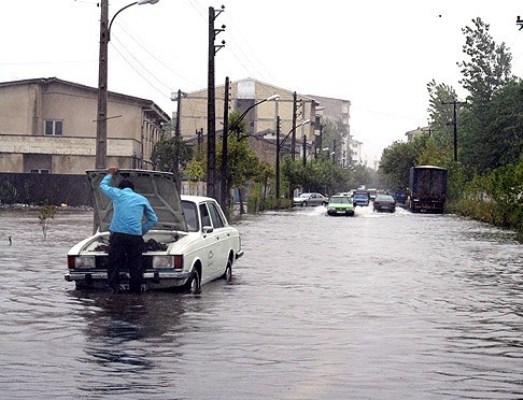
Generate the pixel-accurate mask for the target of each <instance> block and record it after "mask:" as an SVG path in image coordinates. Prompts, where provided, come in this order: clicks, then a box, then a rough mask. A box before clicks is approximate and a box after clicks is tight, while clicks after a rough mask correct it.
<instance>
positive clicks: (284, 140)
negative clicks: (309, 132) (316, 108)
mask: <svg viewBox="0 0 523 400" xmlns="http://www.w3.org/2000/svg"><path fill="white" fill-rule="evenodd" d="M309 122H311V121H310V120H308V119H306V120H305V121H303V122H302V123H300V124H298V125H296V127H295V128H292V129H291V130H290V131H289V133H287V134H286V135H285V137H284V138H283V140H282V141H281V142H280V144H279V147H282V146H283V145H284V144H285V142H286V141H287V139H288V138H289V136H290V134H291V133H292V132H294V131H295V130H296V129H298V128H299V127H300V126H303V125H307V124H308V123H309Z"/></svg>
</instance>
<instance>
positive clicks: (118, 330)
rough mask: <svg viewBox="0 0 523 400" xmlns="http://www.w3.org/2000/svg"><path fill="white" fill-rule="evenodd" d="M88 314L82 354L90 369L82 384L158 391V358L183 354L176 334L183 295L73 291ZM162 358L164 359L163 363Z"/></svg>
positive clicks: (99, 389)
mask: <svg viewBox="0 0 523 400" xmlns="http://www.w3.org/2000/svg"><path fill="white" fill-rule="evenodd" d="M70 296H71V298H72V300H73V301H74V302H76V304H77V311H78V313H79V315H81V316H82V317H83V318H84V319H85V327H84V329H83V333H84V337H85V344H84V355H83V356H82V357H80V358H79V359H78V361H79V362H81V363H82V364H84V365H86V368H87V369H88V370H89V373H88V374H87V375H83V376H82V377H81V380H80V382H79V387H78V388H79V390H81V391H85V392H89V393H108V392H117V393H120V394H123V393H127V394H128V395H136V394H137V393H141V394H144V393H147V392H148V391H152V392H154V391H155V390H157V388H156V385H157V384H156V383H153V382H149V379H148V378H147V377H148V376H150V375H156V372H157V371H155V370H156V369H157V368H159V364H158V360H160V359H163V358H165V357H169V358H172V359H173V360H175V359H177V358H180V357H181V356H182V352H181V351H180V349H179V343H178V342H177V337H180V336H181V335H183V326H182V325H181V323H180V319H181V317H182V316H183V313H184V311H183V310H184V309H183V305H184V301H183V298H182V297H183V295H181V294H180V295H178V294H173V293H162V292H158V293H155V292H151V293H146V294H142V295H133V294H119V295H113V294H108V293H105V292H76V291H72V292H70ZM160 364H161V363H160Z"/></svg>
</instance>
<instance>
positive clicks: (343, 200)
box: [329, 196, 351, 204]
mask: <svg viewBox="0 0 523 400" xmlns="http://www.w3.org/2000/svg"><path fill="white" fill-rule="evenodd" d="M329 203H336V204H341V203H351V201H350V198H349V197H346V196H343V197H342V196H339V197H331V198H330V200H329Z"/></svg>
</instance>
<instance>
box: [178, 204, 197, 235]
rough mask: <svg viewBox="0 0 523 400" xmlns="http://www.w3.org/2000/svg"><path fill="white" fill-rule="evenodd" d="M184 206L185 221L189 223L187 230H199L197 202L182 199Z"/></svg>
mask: <svg viewBox="0 0 523 400" xmlns="http://www.w3.org/2000/svg"><path fill="white" fill-rule="evenodd" d="M182 207H183V213H184V214H185V222H186V223H187V230H189V232H198V230H199V229H200V224H199V223H198V212H197V211H196V204H194V203H193V202H192V201H184V200H182Z"/></svg>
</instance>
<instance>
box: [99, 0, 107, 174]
mask: <svg viewBox="0 0 523 400" xmlns="http://www.w3.org/2000/svg"><path fill="white" fill-rule="evenodd" d="M108 45H109V0H101V2H100V55H99V58H98V115H97V117H96V169H104V168H106V163H107V69H108V65H107V64H108V55H109V53H108Z"/></svg>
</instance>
